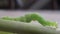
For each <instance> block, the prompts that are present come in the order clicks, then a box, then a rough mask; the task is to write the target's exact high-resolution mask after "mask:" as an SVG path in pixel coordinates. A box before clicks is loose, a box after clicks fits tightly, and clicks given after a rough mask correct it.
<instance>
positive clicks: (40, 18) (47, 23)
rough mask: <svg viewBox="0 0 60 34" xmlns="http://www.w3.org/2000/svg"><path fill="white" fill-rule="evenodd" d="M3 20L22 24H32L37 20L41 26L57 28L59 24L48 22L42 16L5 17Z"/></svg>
mask: <svg viewBox="0 0 60 34" xmlns="http://www.w3.org/2000/svg"><path fill="white" fill-rule="evenodd" d="M2 19H5V20H14V21H20V22H26V23H30V22H31V21H32V20H33V21H35V20H36V21H38V22H39V23H40V24H42V25H43V26H54V27H57V23H56V22H50V21H46V20H44V19H43V18H42V17H41V16H39V15H37V14H26V15H25V16H21V17H18V18H9V17H3V18H2Z"/></svg>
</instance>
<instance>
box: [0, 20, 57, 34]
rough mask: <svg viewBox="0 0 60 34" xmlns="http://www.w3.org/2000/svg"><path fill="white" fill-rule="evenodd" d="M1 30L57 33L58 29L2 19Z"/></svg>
mask: <svg viewBox="0 0 60 34" xmlns="http://www.w3.org/2000/svg"><path fill="white" fill-rule="evenodd" d="M0 30H1V31H7V32H15V33H20V32H21V33H24V34H41V33H44V34H52V33H53V34H55V31H56V29H49V28H45V27H41V26H40V25H39V26H38V25H35V24H31V23H23V22H18V21H10V20H3V19H0Z"/></svg>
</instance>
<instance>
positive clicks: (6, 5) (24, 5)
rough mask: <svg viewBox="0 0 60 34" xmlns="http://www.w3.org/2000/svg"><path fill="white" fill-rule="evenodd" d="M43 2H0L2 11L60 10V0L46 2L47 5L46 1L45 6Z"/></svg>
mask: <svg viewBox="0 0 60 34" xmlns="http://www.w3.org/2000/svg"><path fill="white" fill-rule="evenodd" d="M43 1H44V0H43ZM43 1H42V2H41V0H0V9H20V10H22V9H23V10H30V9H36V10H60V0H49V1H47V0H45V1H46V2H47V3H46V2H45V1H44V2H45V4H43V3H44V2H43ZM38 2H39V3H38ZM35 5H36V6H35ZM38 5H39V6H38ZM41 6H42V7H41Z"/></svg>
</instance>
